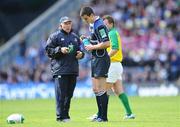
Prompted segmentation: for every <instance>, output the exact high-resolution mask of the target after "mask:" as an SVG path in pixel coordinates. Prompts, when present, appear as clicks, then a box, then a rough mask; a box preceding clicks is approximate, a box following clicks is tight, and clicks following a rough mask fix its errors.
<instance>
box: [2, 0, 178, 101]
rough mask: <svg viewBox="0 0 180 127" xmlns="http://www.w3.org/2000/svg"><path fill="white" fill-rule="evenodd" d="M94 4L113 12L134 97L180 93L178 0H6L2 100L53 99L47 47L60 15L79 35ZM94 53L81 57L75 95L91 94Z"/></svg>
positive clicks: (99, 9)
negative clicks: (83, 13)
mask: <svg viewBox="0 0 180 127" xmlns="http://www.w3.org/2000/svg"><path fill="white" fill-rule="evenodd" d="M83 5H90V6H92V7H93V8H94V10H95V12H96V13H97V15H100V16H103V15H104V14H109V15H112V16H113V17H114V18H115V19H116V25H117V28H118V30H119V32H120V35H121V37H122V47H123V53H124V60H123V65H124V75H123V82H124V84H125V91H126V92H127V94H128V95H130V96H177V95H178V94H179V89H180V14H179V6H180V2H179V1H178V0H156V1H153V0H71V1H70V0H58V1H57V0H38V1H36V0H31V1H25V0H13V1H12V0H2V1H1V4H0V44H1V47H0V99H26V98H27V99H28V98H54V87H53V80H52V77H51V74H50V67H49V60H48V58H47V57H46V56H45V54H44V45H45V43H46V40H47V37H48V35H49V34H50V33H52V32H53V31H55V30H56V29H57V26H58V21H59V18H60V17H61V16H64V15H67V16H69V17H71V18H72V19H73V29H74V31H75V32H77V33H78V34H79V35H81V34H82V33H83V34H88V33H87V29H88V27H87V25H84V24H83V23H82V21H81V20H80V17H79V10H80V7H81V6H83ZM89 58H90V55H89V54H88V53H86V56H85V58H84V59H82V60H80V74H79V77H78V83H77V87H76V90H75V94H74V96H75V97H92V96H93V93H92V90H91V80H90V61H89Z"/></svg>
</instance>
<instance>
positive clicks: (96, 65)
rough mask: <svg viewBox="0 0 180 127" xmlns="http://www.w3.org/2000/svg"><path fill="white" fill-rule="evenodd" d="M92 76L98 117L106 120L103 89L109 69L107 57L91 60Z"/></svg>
mask: <svg viewBox="0 0 180 127" xmlns="http://www.w3.org/2000/svg"><path fill="white" fill-rule="evenodd" d="M92 68H93V69H92V72H93V73H92V76H93V83H94V85H95V87H94V89H93V90H94V93H95V95H96V100H97V105H98V112H99V113H98V117H99V118H100V119H101V120H102V121H107V105H108V96H107V93H106V89H105V84H106V77H107V73H108V69H109V59H108V58H100V59H99V58H98V59H95V60H93V66H92ZM98 122H101V121H98Z"/></svg>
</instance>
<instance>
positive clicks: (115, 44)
mask: <svg viewBox="0 0 180 127" xmlns="http://www.w3.org/2000/svg"><path fill="white" fill-rule="evenodd" d="M109 37H110V39H111V47H110V51H109V53H108V54H109V56H110V57H112V56H114V55H115V54H116V53H117V52H118V50H119V43H118V36H117V35H116V33H110V34H109Z"/></svg>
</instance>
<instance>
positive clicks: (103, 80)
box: [97, 77, 108, 121]
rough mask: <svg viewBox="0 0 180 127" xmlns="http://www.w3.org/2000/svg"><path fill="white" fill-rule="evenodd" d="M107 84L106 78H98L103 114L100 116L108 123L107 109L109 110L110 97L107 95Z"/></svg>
mask: <svg viewBox="0 0 180 127" xmlns="http://www.w3.org/2000/svg"><path fill="white" fill-rule="evenodd" d="M105 84H106V78H104V77H98V78H97V86H98V92H97V93H98V95H97V97H98V98H99V100H100V103H101V112H100V113H99V114H100V118H102V119H103V120H105V121H106V120H107V108H108V96H107V93H106V89H105Z"/></svg>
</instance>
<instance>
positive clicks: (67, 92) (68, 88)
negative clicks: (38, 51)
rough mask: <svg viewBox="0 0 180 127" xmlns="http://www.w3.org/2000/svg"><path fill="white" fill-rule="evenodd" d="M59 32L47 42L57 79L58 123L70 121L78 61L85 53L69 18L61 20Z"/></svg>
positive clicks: (53, 72) (47, 50)
mask: <svg viewBox="0 0 180 127" xmlns="http://www.w3.org/2000/svg"><path fill="white" fill-rule="evenodd" d="M59 27H60V28H59V30H58V31H56V32H55V33H53V34H51V35H50V37H49V38H48V40H47V44H46V48H45V49H46V53H47V55H48V57H49V58H50V59H51V71H52V74H53V78H54V79H55V96H56V116H57V121H62V122H68V121H70V116H69V109H70V102H71V98H72V96H73V92H74V88H75V86H76V77H77V76H78V71H79V65H78V59H81V58H83V56H84V53H83V52H82V51H81V49H80V39H79V37H78V36H77V35H76V34H75V33H73V32H72V21H71V20H70V19H69V18H68V17H62V18H61V19H60V25H59Z"/></svg>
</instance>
